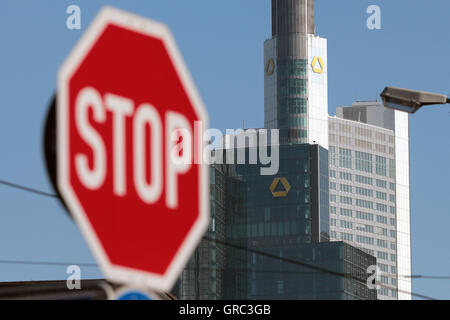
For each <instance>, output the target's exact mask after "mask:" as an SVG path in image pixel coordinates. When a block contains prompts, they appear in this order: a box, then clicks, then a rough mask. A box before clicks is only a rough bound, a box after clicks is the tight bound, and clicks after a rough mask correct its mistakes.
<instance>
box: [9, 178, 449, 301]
mask: <svg viewBox="0 0 450 320" xmlns="http://www.w3.org/2000/svg"><path fill="white" fill-rule="evenodd" d="M0 184H2V185H5V186H8V187H11V188H15V189H19V190H22V191H26V192H31V193H34V194H37V195H41V196H45V197H50V198H57V199H59V196H58V195H56V194H52V193H48V192H45V191H41V190H37V189H33V188H29V187H26V186H22V185H19V184H16V183H12V182H9V181H5V180H0ZM203 239H205V240H207V241H212V242H216V243H219V244H222V245H225V246H228V247H231V248H235V249H237V250H243V251H247V252H252V253H255V254H258V255H261V256H265V257H268V258H272V259H278V260H281V261H284V262H287V263H291V264H294V265H299V266H303V267H306V268H309V269H313V270H317V271H320V272H323V273H328V274H331V275H335V276H339V277H344V278H349V279H352V280H356V281H361V279H359V278H357V277H355V276H353V275H350V274H345V273H341V272H336V271H333V270H328V269H325V268H322V267H318V266H314V265H311V264H308V263H304V262H301V261H296V260H292V259H288V258H283V257H279V256H276V255H273V254H270V253H267V252H263V251H259V250H255V249H250V248H246V247H242V246H239V245H236V244H233V243H228V242H225V241H221V240H218V239H213V238H210V237H207V236H206V237H203ZM0 263H4V264H34V265H59V266H62V265H64V266H67V265H71V264H70V263H60V262H37V261H1V260H0ZM73 265H78V266H85V267H97V265H96V264H76V263H73ZM403 277H406V278H408V277H409V278H411V279H417V278H422V279H450V277H439V276H435V277H433V276H420V275H416V276H414V275H411V276H403ZM376 285H378V286H380V287H384V288H387V289H391V290H394V291H397V292H401V293H405V294H410V295H412V296H415V297H418V298H421V299H426V300H436V299H434V298H431V297H428V296H425V295H422V294H419V293H414V292H408V291H405V290H401V289H398V288H393V287H390V286H386V285H384V284H381V283H376Z"/></svg>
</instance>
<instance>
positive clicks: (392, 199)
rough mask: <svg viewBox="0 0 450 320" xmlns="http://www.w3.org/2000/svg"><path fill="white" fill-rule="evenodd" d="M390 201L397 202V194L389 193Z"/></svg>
mask: <svg viewBox="0 0 450 320" xmlns="http://www.w3.org/2000/svg"><path fill="white" fill-rule="evenodd" d="M389 201H390V202H394V203H395V195H393V194H390V195H389Z"/></svg>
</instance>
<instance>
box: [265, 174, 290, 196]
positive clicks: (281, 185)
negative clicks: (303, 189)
mask: <svg viewBox="0 0 450 320" xmlns="http://www.w3.org/2000/svg"><path fill="white" fill-rule="evenodd" d="M290 190H291V185H290V184H289V182H288V181H287V179H286V178H275V179H273V182H272V184H271V185H270V192H272V195H273V196H274V198H284V197H287V195H288V193H289V191H290Z"/></svg>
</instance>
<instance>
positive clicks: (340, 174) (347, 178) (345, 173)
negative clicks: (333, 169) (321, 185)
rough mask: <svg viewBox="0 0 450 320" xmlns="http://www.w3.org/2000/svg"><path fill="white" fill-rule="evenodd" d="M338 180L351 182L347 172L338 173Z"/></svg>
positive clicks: (350, 176)
mask: <svg viewBox="0 0 450 320" xmlns="http://www.w3.org/2000/svg"><path fill="white" fill-rule="evenodd" d="M339 178H340V179H342V180H347V181H352V180H353V177H352V174H351V173H347V172H339Z"/></svg>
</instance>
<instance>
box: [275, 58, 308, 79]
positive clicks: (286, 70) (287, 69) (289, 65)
mask: <svg viewBox="0 0 450 320" xmlns="http://www.w3.org/2000/svg"><path fill="white" fill-rule="evenodd" d="M306 66H307V61H306V60H305V59H279V60H278V74H279V76H281V77H292V76H304V75H306V70H307V67H306Z"/></svg>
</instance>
